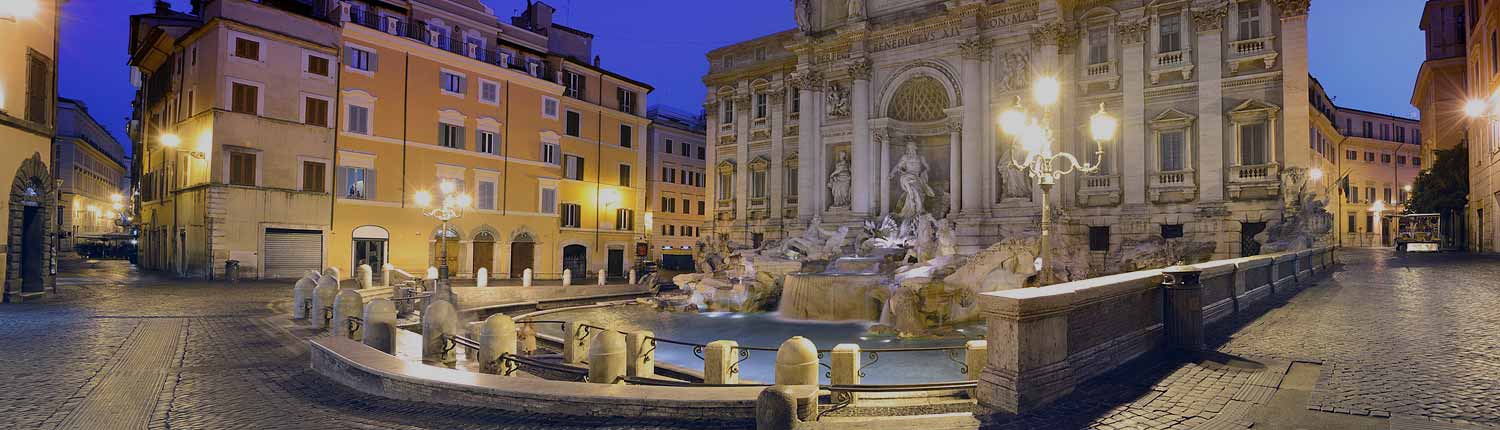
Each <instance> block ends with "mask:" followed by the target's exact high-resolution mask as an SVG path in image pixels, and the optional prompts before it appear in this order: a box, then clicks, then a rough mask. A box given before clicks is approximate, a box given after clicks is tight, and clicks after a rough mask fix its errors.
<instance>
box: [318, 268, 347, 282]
mask: <svg viewBox="0 0 1500 430" xmlns="http://www.w3.org/2000/svg"><path fill="white" fill-rule="evenodd" d="M323 276H333V279H334V280H342V279H344V272H343V271H342V270H339V268H337V267H333V266H329V267H326V268H324V269H323ZM319 280H321V278H320V279H319Z"/></svg>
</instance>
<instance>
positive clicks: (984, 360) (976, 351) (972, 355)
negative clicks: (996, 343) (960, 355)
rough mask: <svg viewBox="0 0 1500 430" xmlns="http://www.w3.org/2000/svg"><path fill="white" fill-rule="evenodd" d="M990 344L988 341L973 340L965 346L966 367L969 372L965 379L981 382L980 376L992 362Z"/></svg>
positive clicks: (965, 374)
mask: <svg viewBox="0 0 1500 430" xmlns="http://www.w3.org/2000/svg"><path fill="white" fill-rule="evenodd" d="M989 353H990V344H989V342H988V341H983V340H971V341H968V342H967V343H965V344H964V367H967V368H968V369H967V370H968V372H965V373H964V377H965V378H968V379H970V380H975V381H977V380H979V374H980V373H983V372H984V366H985V365H986V364H988V363H989V361H990V356H989Z"/></svg>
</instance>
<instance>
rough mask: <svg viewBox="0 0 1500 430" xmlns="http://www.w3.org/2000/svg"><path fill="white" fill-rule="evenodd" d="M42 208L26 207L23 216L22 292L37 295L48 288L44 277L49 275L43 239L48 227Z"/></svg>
mask: <svg viewBox="0 0 1500 430" xmlns="http://www.w3.org/2000/svg"><path fill="white" fill-rule="evenodd" d="M41 218H42V217H41V208H38V207H36V206H26V208H25V209H24V210H22V214H21V292H22V293H35V292H41V291H43V290H44V289H45V288H46V284H45V283H43V276H44V275H45V274H46V273H47V268H46V259H45V257H46V256H45V255H44V254H45V253H44V252H43V251H45V248H43V246H44V245H43V243H42V238H43V237H45V236H46V234H47V226H46V224H45V222H44V221H43V220H42V219H41Z"/></svg>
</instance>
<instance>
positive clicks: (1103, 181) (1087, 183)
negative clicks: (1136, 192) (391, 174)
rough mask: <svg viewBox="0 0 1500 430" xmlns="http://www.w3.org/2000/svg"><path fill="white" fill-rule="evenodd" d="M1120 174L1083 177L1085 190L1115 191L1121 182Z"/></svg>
mask: <svg viewBox="0 0 1500 430" xmlns="http://www.w3.org/2000/svg"><path fill="white" fill-rule="evenodd" d="M1119 179H1120V176H1119V175H1098V176H1095V175H1089V176H1084V177H1083V189H1084V191H1113V190H1115V188H1116V187H1117V186H1116V185H1115V184H1116V183H1118V182H1119Z"/></svg>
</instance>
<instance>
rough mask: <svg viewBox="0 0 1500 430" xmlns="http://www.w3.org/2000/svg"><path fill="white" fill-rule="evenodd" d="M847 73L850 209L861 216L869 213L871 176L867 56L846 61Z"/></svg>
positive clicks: (868, 64) (868, 69)
mask: <svg viewBox="0 0 1500 430" xmlns="http://www.w3.org/2000/svg"><path fill="white" fill-rule="evenodd" d="M849 76H850V77H851V78H853V79H854V90H853V92H854V96H853V98H852V100H851V101H850V108H849V114H850V116H851V117H852V118H851V119H850V121H851V122H852V126H853V128H854V142H853V143H852V144H851V145H850V146H853V151H852V152H853V154H851V155H852V156H853V158H854V162H853V163H852V164H853V166H850V167H851V168H852V169H853V172H852V173H853V178H854V184H853V185H852V187H851V195H850V197H851V200H850V203H849V207H850V210H851V211H853V212H854V216H855V217H858V218H864V217H865V216H866V215H869V213H870V206H871V204H870V203H871V199H873V198H874V195H873V194H871V192H870V190H871V189H872V186H873V185H874V184H873V183H871V182H870V180H869V178H870V177H871V176H873V175H872V174H871V171H870V170H871V169H870V161H871V160H870V155H871V154H872V153H873V152H872V151H873V148H872V147H871V145H870V60H868V59H863V58H861V59H857V60H854V63H853V64H851V65H849Z"/></svg>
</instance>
